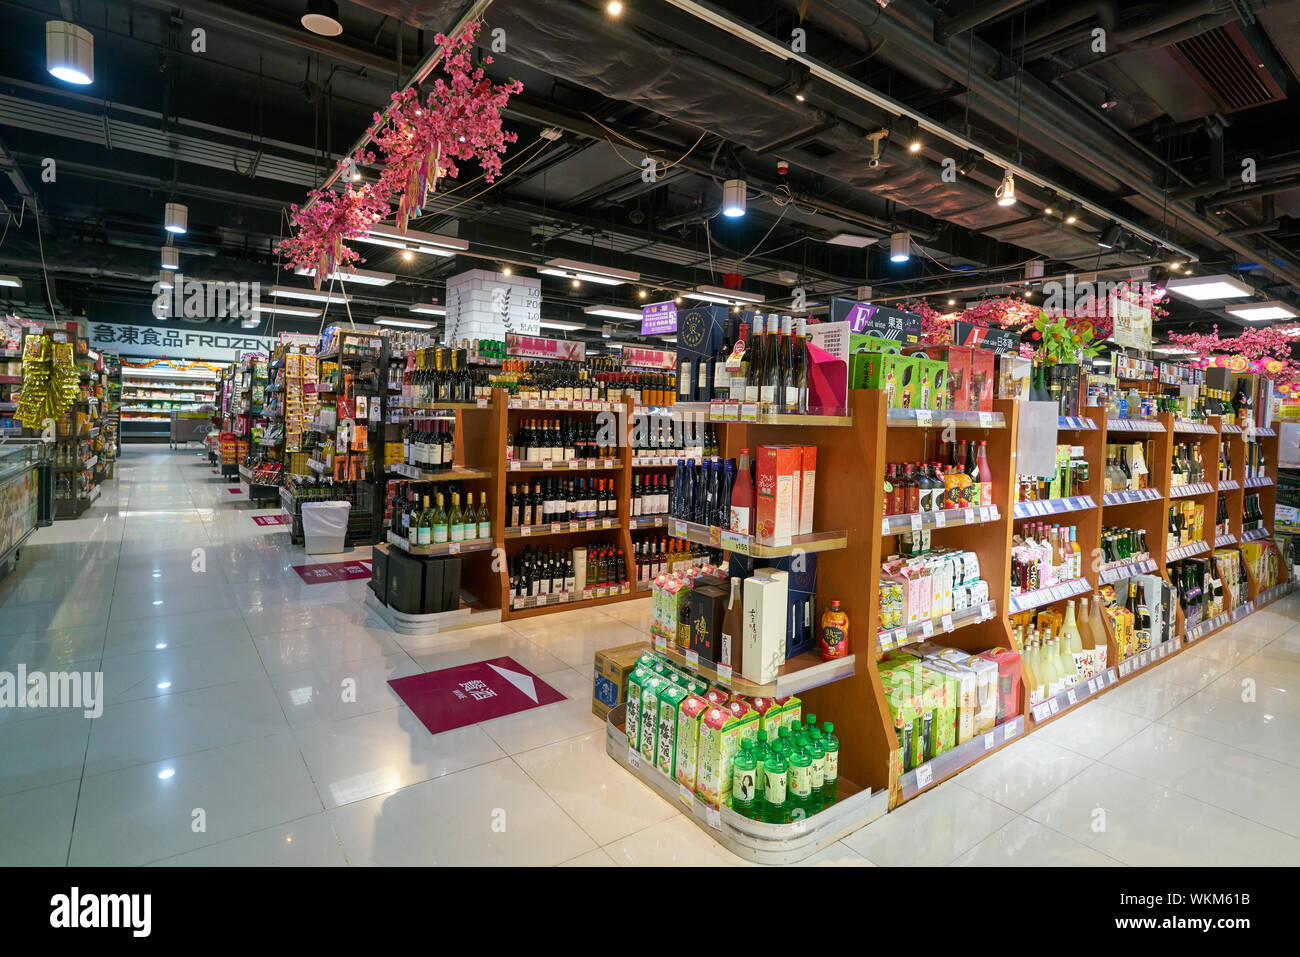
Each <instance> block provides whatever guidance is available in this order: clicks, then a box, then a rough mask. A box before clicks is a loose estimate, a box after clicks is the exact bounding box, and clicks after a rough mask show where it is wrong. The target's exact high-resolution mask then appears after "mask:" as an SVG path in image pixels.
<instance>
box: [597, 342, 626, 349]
mask: <svg viewBox="0 0 1300 957" xmlns="http://www.w3.org/2000/svg"><path fill="white" fill-rule="evenodd" d="M601 345H603V346H604V347H605V348H606V349H619V350H621V349H622V348H623V343H621V342H602V343H601Z"/></svg>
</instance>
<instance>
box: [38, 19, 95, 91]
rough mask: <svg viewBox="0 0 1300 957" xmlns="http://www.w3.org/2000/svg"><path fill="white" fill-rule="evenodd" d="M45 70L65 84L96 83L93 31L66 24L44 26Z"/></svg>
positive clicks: (58, 21)
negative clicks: (91, 33) (91, 32)
mask: <svg viewBox="0 0 1300 957" xmlns="http://www.w3.org/2000/svg"><path fill="white" fill-rule="evenodd" d="M45 69H46V70H48V71H49V73H50V76H52V77H54V78H55V79H56V80H62V81H63V82H64V83H75V84H76V85H77V86H85V85H87V84H88V83H93V82H95V38H94V37H93V36H91V35H90V31H89V30H86V29H83V28H82V27H79V26H77V25H76V24H75V23H67V22H66V21H63V20H47V21H46V22H45Z"/></svg>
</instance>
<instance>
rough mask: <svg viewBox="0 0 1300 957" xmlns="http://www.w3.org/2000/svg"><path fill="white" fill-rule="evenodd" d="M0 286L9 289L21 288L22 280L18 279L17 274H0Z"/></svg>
mask: <svg viewBox="0 0 1300 957" xmlns="http://www.w3.org/2000/svg"><path fill="white" fill-rule="evenodd" d="M0 286H4V287H7V288H9V289H22V288H23V281H22V280H21V279H19V278H18V277H17V276H0Z"/></svg>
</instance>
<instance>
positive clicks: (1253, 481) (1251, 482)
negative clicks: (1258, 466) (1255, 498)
mask: <svg viewBox="0 0 1300 957" xmlns="http://www.w3.org/2000/svg"><path fill="white" fill-rule="evenodd" d="M1272 484H1273V480H1272V479H1271V478H1268V477H1267V476H1263V477H1261V478H1248V479H1246V488H1264V487H1265V486H1268V485H1272Z"/></svg>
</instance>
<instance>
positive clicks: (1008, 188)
mask: <svg viewBox="0 0 1300 957" xmlns="http://www.w3.org/2000/svg"><path fill="white" fill-rule="evenodd" d="M993 195H994V196H996V197H997V199H998V205H999V206H1013V205H1015V202H1016V179H1015V177H1014V176H1012V175H1011V170H1007V171H1006V172H1005V173H1003V174H1002V185H1001V186H999V187H998V188H997V189H996V190H994V191H993Z"/></svg>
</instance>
